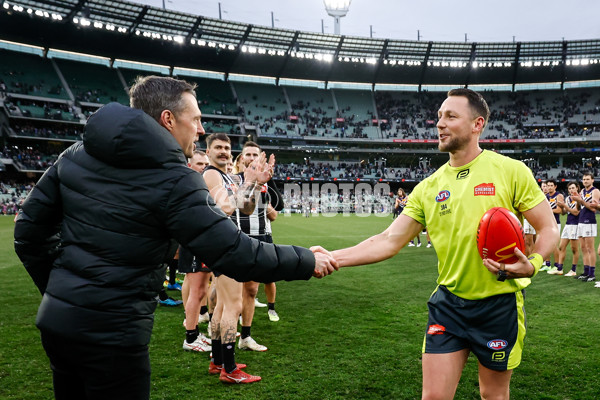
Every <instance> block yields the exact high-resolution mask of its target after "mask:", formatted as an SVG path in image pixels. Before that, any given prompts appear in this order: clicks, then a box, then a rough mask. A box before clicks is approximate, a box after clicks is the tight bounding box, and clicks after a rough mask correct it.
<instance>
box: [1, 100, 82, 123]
mask: <svg viewBox="0 0 600 400" xmlns="http://www.w3.org/2000/svg"><path fill="white" fill-rule="evenodd" d="M4 106H5V107H6V109H7V110H8V112H9V113H10V114H11V115H14V116H17V117H21V116H22V117H30V118H31V117H34V118H44V119H52V120H65V119H66V120H68V121H78V120H79V113H78V112H77V110H76V109H75V107H73V106H71V105H69V104H66V103H56V102H44V101H33V100H24V99H15V98H13V97H11V96H10V95H9V96H7V97H6V98H5V100H4ZM32 110H34V112H35V114H32Z"/></svg>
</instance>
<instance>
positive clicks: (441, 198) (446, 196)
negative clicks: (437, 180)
mask: <svg viewBox="0 0 600 400" xmlns="http://www.w3.org/2000/svg"><path fill="white" fill-rule="evenodd" d="M449 198H450V192H449V191H447V190H442V191H441V192H439V193H438V195H437V196H435V201H437V202H438V203H441V202H443V201H446V200H448V199H449Z"/></svg>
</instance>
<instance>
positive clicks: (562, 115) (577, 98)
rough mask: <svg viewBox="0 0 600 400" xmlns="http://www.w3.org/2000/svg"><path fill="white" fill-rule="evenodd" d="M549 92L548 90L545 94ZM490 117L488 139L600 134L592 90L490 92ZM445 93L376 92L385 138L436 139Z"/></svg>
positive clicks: (598, 101)
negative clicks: (558, 92) (398, 93)
mask: <svg viewBox="0 0 600 400" xmlns="http://www.w3.org/2000/svg"><path fill="white" fill-rule="evenodd" d="M544 94H545V93H544ZM484 95H485V97H486V100H487V101H488V104H489V105H490V110H491V114H490V120H489V124H488V127H487V133H486V132H484V135H483V137H484V138H486V139H552V138H565V137H572V136H586V135H589V134H593V133H597V132H600V129H599V127H598V124H600V118H598V117H597V116H598V115H600V99H596V98H592V94H591V93H590V92H587V91H576V92H564V93H562V94H561V95H557V92H550V93H549V94H545V95H546V96H548V97H547V98H544V97H542V94H539V95H536V93H530V92H486V93H485V94H484ZM444 96H445V95H444V94H441V93H434V94H432V93H428V92H422V93H415V94H412V95H404V97H402V98H395V97H393V96H392V94H391V93H386V92H377V93H376V94H375V99H376V103H377V109H378V114H379V118H380V120H385V121H386V122H383V123H381V124H380V128H381V130H382V133H383V136H384V137H385V138H400V139H436V138H437V132H436V129H435V124H436V122H437V110H438V108H439V104H441V102H442V101H443V99H444Z"/></svg>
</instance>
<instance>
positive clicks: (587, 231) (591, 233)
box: [577, 224, 598, 237]
mask: <svg viewBox="0 0 600 400" xmlns="http://www.w3.org/2000/svg"><path fill="white" fill-rule="evenodd" d="M577 234H578V235H579V237H596V235H597V234H598V226H597V225H596V224H579V225H577Z"/></svg>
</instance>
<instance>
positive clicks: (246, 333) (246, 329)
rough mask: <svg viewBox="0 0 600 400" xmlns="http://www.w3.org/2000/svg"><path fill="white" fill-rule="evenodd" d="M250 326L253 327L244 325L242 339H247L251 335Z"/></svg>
mask: <svg viewBox="0 0 600 400" xmlns="http://www.w3.org/2000/svg"><path fill="white" fill-rule="evenodd" d="M250 328H252V327H251V326H242V336H241V337H242V339H246V338H247V337H248V336H250Z"/></svg>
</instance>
